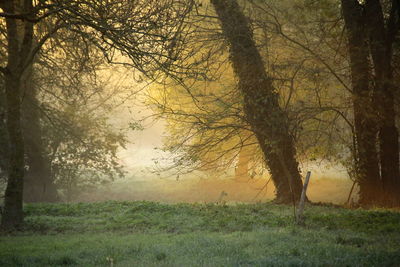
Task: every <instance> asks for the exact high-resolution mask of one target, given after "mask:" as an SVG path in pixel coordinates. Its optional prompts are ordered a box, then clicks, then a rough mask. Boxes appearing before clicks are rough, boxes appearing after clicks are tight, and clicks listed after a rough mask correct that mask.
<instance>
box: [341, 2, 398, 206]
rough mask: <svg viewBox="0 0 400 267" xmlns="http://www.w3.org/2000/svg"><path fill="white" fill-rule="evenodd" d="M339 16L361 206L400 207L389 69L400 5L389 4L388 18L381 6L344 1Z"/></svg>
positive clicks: (392, 92) (395, 3)
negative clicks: (345, 40)
mask: <svg viewBox="0 0 400 267" xmlns="http://www.w3.org/2000/svg"><path fill="white" fill-rule="evenodd" d="M342 10H343V15H344V20H345V25H346V30H347V33H348V46H349V58H350V64H351V74H352V87H353V94H354V115H355V125H356V136H357V148H358V149H357V151H358V162H359V165H358V168H359V171H358V172H359V180H358V183H359V184H360V196H361V203H362V204H366V205H371V204H383V205H389V206H391V205H399V203H400V197H399V196H400V194H399V193H400V173H399V172H400V166H399V141H398V138H399V137H398V130H397V127H396V123H395V120H396V119H395V118H396V109H395V102H394V95H395V91H396V90H397V88H396V86H395V84H394V81H393V67H392V64H393V62H392V58H393V43H394V41H395V38H396V35H397V33H398V27H399V3H398V1H391V4H390V7H389V8H388V10H389V11H388V12H387V11H385V10H384V9H383V7H382V4H381V1H375V0H367V1H365V2H364V3H360V2H358V1H351V0H348V1H345V0H343V1H342ZM386 12H387V13H386ZM385 18H386V19H385ZM377 144H378V145H379V151H377V149H376V146H377ZM378 159H379V160H378ZM379 170H380V172H379Z"/></svg>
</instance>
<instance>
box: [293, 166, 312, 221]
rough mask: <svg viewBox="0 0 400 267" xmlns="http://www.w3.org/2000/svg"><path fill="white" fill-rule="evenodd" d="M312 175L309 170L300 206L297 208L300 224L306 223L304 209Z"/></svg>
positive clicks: (297, 219) (297, 217) (297, 218)
mask: <svg viewBox="0 0 400 267" xmlns="http://www.w3.org/2000/svg"><path fill="white" fill-rule="evenodd" d="M310 176H311V172H310V171H308V172H307V175H306V179H305V181H304V185H303V190H302V191H301V197H300V202H299V207H298V208H297V214H296V223H297V224H299V225H303V224H304V216H303V211H304V206H305V200H306V192H307V187H308V182H309V181H310Z"/></svg>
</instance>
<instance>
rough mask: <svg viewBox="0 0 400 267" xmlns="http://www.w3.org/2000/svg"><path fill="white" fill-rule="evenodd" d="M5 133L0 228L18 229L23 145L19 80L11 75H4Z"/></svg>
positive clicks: (21, 217)
mask: <svg viewBox="0 0 400 267" xmlns="http://www.w3.org/2000/svg"><path fill="white" fill-rule="evenodd" d="M5 80H6V99H7V131H8V136H9V161H8V172H7V173H8V179H7V188H6V192H5V196H4V212H3V216H2V217H1V226H2V227H3V228H4V229H10V228H14V227H18V226H19V225H20V224H21V223H22V220H23V211H22V195H23V177H24V144H23V138H22V129H21V121H20V119H21V109H20V90H19V89H20V80H19V77H15V76H14V75H12V73H9V74H6V77H5Z"/></svg>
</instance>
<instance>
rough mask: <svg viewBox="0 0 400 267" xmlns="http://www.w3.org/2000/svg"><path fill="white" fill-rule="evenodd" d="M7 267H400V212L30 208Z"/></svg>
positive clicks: (2, 250)
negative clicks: (300, 215)
mask: <svg viewBox="0 0 400 267" xmlns="http://www.w3.org/2000/svg"><path fill="white" fill-rule="evenodd" d="M25 213H26V217H25V224H24V226H23V228H22V229H21V230H20V231H19V232H16V233H12V234H4V233H3V234H2V235H0V266H400V213H399V212H398V211H389V210H362V209H357V210H351V209H344V208H340V207H337V206H333V205H308V206H307V207H306V211H305V216H306V225H305V226H295V225H294V222H293V207H291V206H286V205H275V204H273V203H270V202H268V203H260V204H236V205H217V204H160V203H155V202H144V201H140V202H139V201H137V202H102V203H74V204H32V205H26V206H25Z"/></svg>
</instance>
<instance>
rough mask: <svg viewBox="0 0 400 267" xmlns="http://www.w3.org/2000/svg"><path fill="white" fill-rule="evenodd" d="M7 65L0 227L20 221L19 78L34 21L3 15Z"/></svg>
mask: <svg viewBox="0 0 400 267" xmlns="http://www.w3.org/2000/svg"><path fill="white" fill-rule="evenodd" d="M0 4H1V8H2V9H3V10H4V11H5V12H7V13H9V14H15V13H16V9H17V8H18V10H19V11H22V12H27V13H29V12H31V11H32V1H30V0H24V1H21V2H20V1H2V2H0ZM6 29H7V67H6V69H5V71H4V76H5V92H6V113H7V114H6V119H7V131H8V137H9V161H8V166H7V167H8V173H7V174H8V177H7V178H8V179H7V188H6V192H5V196H4V212H3V215H2V217H1V227H2V228H3V229H12V228H16V227H18V226H19V225H20V224H21V223H22V221H23V210H22V205H23V180H24V171H25V162H24V140H23V135H22V127H21V78H22V76H23V73H24V70H25V69H26V64H27V60H28V58H29V55H30V53H31V49H32V39H33V23H31V22H28V21H20V20H16V19H13V18H6Z"/></svg>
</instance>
